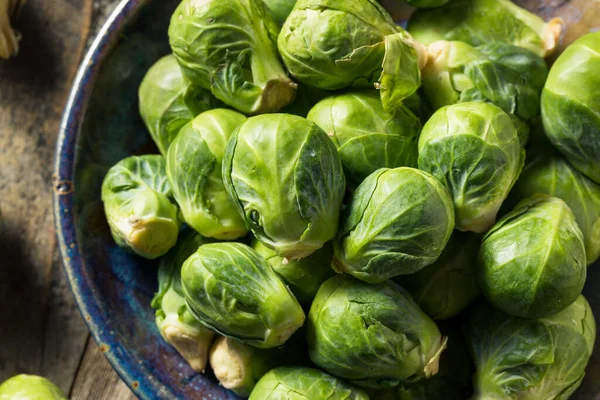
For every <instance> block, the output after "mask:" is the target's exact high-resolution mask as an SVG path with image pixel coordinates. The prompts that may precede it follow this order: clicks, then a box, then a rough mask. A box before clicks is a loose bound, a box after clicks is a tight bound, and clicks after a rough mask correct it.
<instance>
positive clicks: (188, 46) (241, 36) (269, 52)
mask: <svg viewBox="0 0 600 400" xmlns="http://www.w3.org/2000/svg"><path fill="white" fill-rule="evenodd" d="M278 33H279V27H278V25H277V22H276V21H275V19H274V18H273V16H272V15H271V14H270V12H269V10H268V9H267V7H266V6H265V4H264V3H263V2H262V1H253V0H227V1H222V0H202V1H197V0H183V1H182V2H181V4H180V5H179V7H177V9H176V10H175V13H174V14H173V16H172V17H171V24H170V25H169V42H170V44H171V49H172V50H173V54H174V55H175V57H176V58H177V61H178V62H179V65H181V67H182V71H183V74H184V75H185V76H186V77H187V78H188V79H189V80H190V81H191V82H193V83H195V84H197V85H199V86H201V87H203V88H205V89H210V91H211V92H212V93H213V94H214V95H215V97H216V98H218V99H219V100H221V101H222V102H223V103H225V104H227V105H229V106H231V107H233V108H235V109H237V110H238V111H241V112H243V113H245V114H261V113H266V112H274V111H277V110H279V109H280V108H282V107H284V106H285V105H287V104H289V103H291V102H292V101H293V100H294V95H295V92H296V84H295V83H294V82H293V81H292V80H291V79H290V78H289V77H288V76H287V74H286V72H285V70H284V69H283V66H282V65H281V62H280V61H279V56H278V55H277V49H276V44H275V41H276V40H277V35H278Z"/></svg>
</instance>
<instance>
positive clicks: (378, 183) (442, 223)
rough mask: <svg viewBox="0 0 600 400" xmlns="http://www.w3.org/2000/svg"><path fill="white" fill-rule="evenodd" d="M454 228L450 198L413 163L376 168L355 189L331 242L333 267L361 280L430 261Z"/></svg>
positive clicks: (390, 274)
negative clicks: (411, 165)
mask: <svg viewBox="0 0 600 400" xmlns="http://www.w3.org/2000/svg"><path fill="white" fill-rule="evenodd" d="M453 229H454V210H453V207H452V199H450V197H449V196H448V193H447V192H446V189H445V188H444V187H443V186H442V185H441V183H439V182H438V181H437V180H436V179H435V178H434V177H432V176H431V175H429V174H428V173H426V172H422V171H419V170H416V169H413V168H405V167H402V168H396V169H385V168H383V169H380V170H378V171H376V172H374V173H373V174H371V175H369V177H368V178H367V179H365V181H364V182H363V183H361V185H360V186H359V187H358V188H357V189H356V192H354V196H353V198H352V202H351V203H350V206H349V208H348V210H347V215H346V216H345V217H344V220H343V223H342V227H341V228H340V231H339V232H338V236H337V238H336V240H335V241H334V257H333V263H332V267H333V268H334V269H335V270H336V271H337V272H346V273H348V274H351V275H353V276H354V277H356V278H358V279H361V280H363V281H365V282H371V283H376V282H382V281H384V280H386V279H389V278H392V277H394V276H397V275H404V274H412V273H414V272H417V271H419V270H420V269H422V268H423V267H425V266H426V265H429V264H432V263H433V262H435V261H436V260H437V259H438V257H439V256H440V254H441V253H442V250H443V249H444V247H446V243H448V240H449V239H450V235H451V234H452V230H453Z"/></svg>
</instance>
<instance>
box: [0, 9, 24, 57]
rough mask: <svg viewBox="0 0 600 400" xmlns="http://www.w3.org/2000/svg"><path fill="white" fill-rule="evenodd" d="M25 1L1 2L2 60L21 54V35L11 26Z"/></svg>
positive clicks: (0, 36) (0, 55) (0, 50)
mask: <svg viewBox="0 0 600 400" xmlns="http://www.w3.org/2000/svg"><path fill="white" fill-rule="evenodd" d="M24 3H25V0H0V58H5V59H9V58H10V57H12V56H15V55H17V53H18V52H19V40H21V34H20V33H19V32H17V31H15V30H14V29H13V28H12V26H11V20H13V19H15V18H16V17H17V14H18V13H19V11H20V9H21V7H23V4H24Z"/></svg>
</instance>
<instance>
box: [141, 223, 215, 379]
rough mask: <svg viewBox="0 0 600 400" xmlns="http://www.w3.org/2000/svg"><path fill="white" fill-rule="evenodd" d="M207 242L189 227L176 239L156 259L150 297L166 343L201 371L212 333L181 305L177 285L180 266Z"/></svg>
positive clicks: (180, 295)
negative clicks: (154, 288) (155, 285)
mask: <svg viewBox="0 0 600 400" xmlns="http://www.w3.org/2000/svg"><path fill="white" fill-rule="evenodd" d="M207 242H210V240H209V239H206V238H203V237H202V236H200V235H199V234H197V233H196V232H194V231H192V230H186V231H185V232H184V233H182V235H181V236H180V238H179V241H178V242H177V244H176V245H175V247H173V248H172V249H171V250H170V251H169V252H168V253H167V254H166V255H165V256H164V257H162V258H161V260H160V265H159V267H158V292H157V293H156V294H155V295H154V298H153V299H152V308H153V309H155V310H156V326H157V327H158V330H159V331H160V334H161V336H162V337H163V339H165V341H166V342H167V343H169V344H170V345H171V346H173V347H175V349H176V350H177V351H178V352H179V354H181V356H182V357H183V358H184V359H185V360H186V361H187V362H188V363H189V364H190V366H191V367H192V368H193V369H194V370H196V371H199V372H204V369H205V368H206V362H207V360H208V349H209V348H210V345H211V344H212V341H213V339H214V336H215V333H214V332H213V331H211V330H209V329H207V328H205V327H204V325H202V324H201V323H200V322H199V321H197V320H196V319H195V318H194V317H193V316H192V314H190V312H189V311H188V309H187V306H186V305H185V297H184V295H183V288H182V286H181V266H182V265H183V263H184V262H185V260H186V259H187V258H188V257H189V256H191V255H192V254H194V253H195V252H196V250H198V247H200V246H201V245H203V244H205V243H207Z"/></svg>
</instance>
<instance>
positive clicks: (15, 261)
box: [0, 0, 91, 392]
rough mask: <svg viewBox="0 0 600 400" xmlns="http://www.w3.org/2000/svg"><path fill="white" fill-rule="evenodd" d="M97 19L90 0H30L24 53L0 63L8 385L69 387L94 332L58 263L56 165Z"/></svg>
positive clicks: (0, 287) (2, 299) (1, 294)
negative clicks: (23, 375) (32, 378)
mask: <svg viewBox="0 0 600 400" xmlns="http://www.w3.org/2000/svg"><path fill="white" fill-rule="evenodd" d="M90 16H91V0H84V1H76V0H53V1H50V2H49V1H46V0H28V2H27V3H26V5H25V7H24V8H23V10H22V12H21V15H20V18H19V19H18V20H17V21H16V23H15V27H16V28H17V29H18V30H20V31H21V33H22V34H23V40H22V41H21V46H20V47H21V48H20V53H19V55H18V56H17V57H16V58H14V59H12V60H10V61H0V149H1V150H0V151H1V152H0V154H2V156H1V157H2V173H1V175H0V176H1V178H0V209H1V211H2V216H3V217H2V224H3V226H2V236H1V241H0V315H2V329H1V330H0V342H1V343H2V346H0V381H1V380H4V379H6V378H8V377H9V376H11V375H14V374H16V373H20V372H28V373H35V374H40V375H45V376H47V377H49V378H50V379H52V380H53V381H54V382H56V383H57V384H58V385H59V386H60V387H61V388H62V389H63V390H65V391H66V392H68V391H69V390H70V388H71V385H72V383H73V378H74V376H75V372H76V369H77V367H78V365H79V362H80V359H81V355H82V352H83V349H84V345H85V342H86V340H87V338H88V335H89V334H88V332H87V329H86V327H85V325H84V324H83V322H82V320H81V317H80V316H79V313H78V311H77V309H76V306H75V303H74V299H73V296H72V294H71V293H70V290H69V289H68V287H67V285H66V284H65V278H64V275H63V273H62V269H61V267H60V261H59V259H58V252H57V249H56V239H55V234H54V224H53V217H52V207H51V202H52V200H51V192H52V165H53V159H54V144H55V141H56V136H57V132H58V126H59V121H60V117H61V113H62V109H63V106H64V104H65V101H66V97H67V94H68V90H69V87H70V84H71V81H72V79H73V76H74V73H75V70H76V67H77V64H78V61H79V59H80V57H81V53H82V51H83V48H84V45H85V38H86V37H87V34H88V31H89V24H90Z"/></svg>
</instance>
